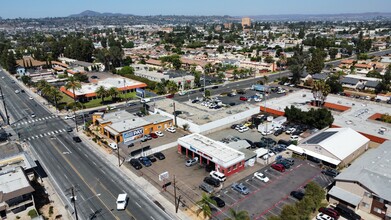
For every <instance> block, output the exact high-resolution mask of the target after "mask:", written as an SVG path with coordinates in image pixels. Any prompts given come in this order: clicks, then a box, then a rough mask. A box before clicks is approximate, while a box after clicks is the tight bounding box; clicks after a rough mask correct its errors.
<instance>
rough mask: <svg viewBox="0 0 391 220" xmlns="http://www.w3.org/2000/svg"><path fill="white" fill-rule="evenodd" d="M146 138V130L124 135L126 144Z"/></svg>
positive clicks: (134, 130) (140, 129)
mask: <svg viewBox="0 0 391 220" xmlns="http://www.w3.org/2000/svg"><path fill="white" fill-rule="evenodd" d="M143 136H144V128H136V129H133V130H130V131H128V132H125V133H123V134H122V137H123V139H124V143H126V142H130V141H134V140H136V139H138V138H141V137H143Z"/></svg>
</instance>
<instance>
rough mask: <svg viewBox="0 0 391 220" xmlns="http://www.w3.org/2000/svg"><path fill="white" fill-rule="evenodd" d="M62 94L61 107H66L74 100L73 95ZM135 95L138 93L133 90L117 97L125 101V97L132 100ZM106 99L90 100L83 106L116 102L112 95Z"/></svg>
mask: <svg viewBox="0 0 391 220" xmlns="http://www.w3.org/2000/svg"><path fill="white" fill-rule="evenodd" d="M61 95H62V98H61V100H60V101H59V107H60V108H61V107H62V108H64V107H65V106H66V105H68V104H70V103H72V102H73V99H72V98H71V97H69V96H67V95H66V94H64V93H61ZM135 97H136V93H135V92H132V93H126V94H119V95H118V96H117V99H118V101H125V99H128V100H131V99H133V98H135ZM104 100H105V102H104V103H103V104H102V99H101V98H97V99H93V100H90V101H88V102H84V103H83V106H84V108H94V107H98V106H102V105H107V104H112V103H115V102H113V97H111V96H109V97H106V98H105V99H104Z"/></svg>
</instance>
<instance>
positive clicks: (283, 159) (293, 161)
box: [277, 157, 295, 166]
mask: <svg viewBox="0 0 391 220" xmlns="http://www.w3.org/2000/svg"><path fill="white" fill-rule="evenodd" d="M277 161H284V162H286V163H288V164H289V165H290V166H293V165H294V164H295V160H294V159H293V158H283V157H282V158H280V159H278V160H277Z"/></svg>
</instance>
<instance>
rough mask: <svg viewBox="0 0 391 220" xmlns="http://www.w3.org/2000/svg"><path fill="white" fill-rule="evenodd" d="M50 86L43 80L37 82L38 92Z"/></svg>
mask: <svg viewBox="0 0 391 220" xmlns="http://www.w3.org/2000/svg"><path fill="white" fill-rule="evenodd" d="M48 86H50V84H49V83H48V82H47V81H45V80H39V81H38V82H37V89H38V91H42V90H43V89H44V88H46V87H48Z"/></svg>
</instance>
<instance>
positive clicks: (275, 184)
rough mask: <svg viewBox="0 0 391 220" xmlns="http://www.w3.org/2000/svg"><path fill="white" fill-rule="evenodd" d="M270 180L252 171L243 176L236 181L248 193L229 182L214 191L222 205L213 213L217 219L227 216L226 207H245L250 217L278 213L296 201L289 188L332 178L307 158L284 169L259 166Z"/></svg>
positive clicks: (327, 181)
mask: <svg viewBox="0 0 391 220" xmlns="http://www.w3.org/2000/svg"><path fill="white" fill-rule="evenodd" d="M260 171H261V172H262V173H264V174H265V175H266V176H268V177H269V179H270V181H269V182H268V183H264V182H261V181H259V180H258V179H254V178H253V176H252V175H249V176H247V177H245V178H243V179H242V180H241V181H240V182H241V183H243V184H245V185H246V186H247V187H248V188H249V190H250V194H249V195H247V196H244V195H241V194H239V193H238V192H236V191H233V190H232V189H231V188H230V186H228V187H226V188H224V189H223V190H222V191H221V193H219V194H218V196H220V198H222V199H223V200H224V201H225V203H226V206H225V207H224V208H223V209H219V210H217V211H215V212H214V213H213V217H214V218H217V219H225V218H227V216H228V212H229V211H228V210H229V208H233V209H235V210H246V211H248V212H249V214H250V218H251V219H267V217H268V216H270V215H278V214H279V213H280V212H281V210H282V207H283V206H284V205H286V204H291V203H293V202H296V199H294V198H292V197H290V196H289V194H290V192H291V191H293V190H298V189H299V190H303V187H304V186H305V185H306V184H307V183H308V182H310V181H315V182H317V183H319V184H320V185H321V186H327V185H329V184H330V183H331V182H332V178H329V177H326V176H324V175H323V174H321V173H320V171H321V170H320V168H319V167H317V166H315V165H313V164H312V163H310V162H308V161H302V160H298V159H296V163H295V165H294V166H293V167H292V168H290V169H289V170H287V171H286V172H285V173H280V172H278V171H275V170H274V169H271V168H270V167H265V168H263V169H261V170H260Z"/></svg>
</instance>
